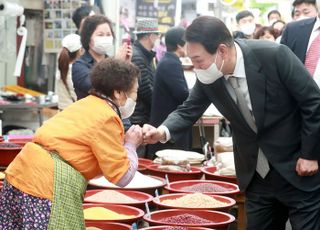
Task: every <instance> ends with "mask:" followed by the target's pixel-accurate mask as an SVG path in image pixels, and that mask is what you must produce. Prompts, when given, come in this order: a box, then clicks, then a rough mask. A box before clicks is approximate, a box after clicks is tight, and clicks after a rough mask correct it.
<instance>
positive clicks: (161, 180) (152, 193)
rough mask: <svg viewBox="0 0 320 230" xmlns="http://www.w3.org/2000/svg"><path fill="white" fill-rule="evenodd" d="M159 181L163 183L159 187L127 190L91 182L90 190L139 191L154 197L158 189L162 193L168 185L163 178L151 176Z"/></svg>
mask: <svg viewBox="0 0 320 230" xmlns="http://www.w3.org/2000/svg"><path fill="white" fill-rule="evenodd" d="M151 177H153V178H155V179H157V180H159V181H160V182H161V184H159V185H155V186H149V187H142V188H127V187H123V188H122V187H117V188H115V187H111V186H107V185H106V186H104V185H101V184H96V183H93V182H89V185H90V188H91V189H99V188H100V189H101V188H104V189H116V190H119V191H120V190H121V191H122V190H129V191H139V192H145V193H148V194H150V195H152V196H153V195H154V194H155V191H156V190H157V189H158V192H159V193H161V191H162V188H163V187H164V186H165V185H166V181H165V180H164V179H163V178H160V177H156V176H151Z"/></svg>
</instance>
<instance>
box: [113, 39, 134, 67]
mask: <svg viewBox="0 0 320 230" xmlns="http://www.w3.org/2000/svg"><path fill="white" fill-rule="evenodd" d="M115 58H118V59H122V60H125V61H129V62H131V58H132V46H131V45H128V44H127V43H123V44H122V45H121V46H120V48H119V50H118V52H117V53H116V55H115Z"/></svg>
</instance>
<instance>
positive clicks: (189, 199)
mask: <svg viewBox="0 0 320 230" xmlns="http://www.w3.org/2000/svg"><path fill="white" fill-rule="evenodd" d="M161 203H162V204H165V205H170V206H174V207H182V208H215V207H221V206H225V205H226V204H227V203H225V202H221V201H219V200H216V199H214V198H213V197H212V196H208V195H205V194H202V193H193V194H187V195H184V196H182V197H180V198H178V199H167V200H163V201H162V202H161Z"/></svg>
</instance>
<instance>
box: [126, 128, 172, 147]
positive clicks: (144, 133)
mask: <svg viewBox="0 0 320 230" xmlns="http://www.w3.org/2000/svg"><path fill="white" fill-rule="evenodd" d="M165 140H166V132H165V130H164V129H163V128H161V127H160V128H155V127H153V126H152V125H148V124H144V125H143V127H142V128H141V127H140V126H139V125H132V126H131V127H130V128H129V129H128V131H127V132H126V135H125V143H129V144H132V145H134V146H135V147H136V148H137V147H138V146H139V145H146V144H155V143H157V142H159V141H165Z"/></svg>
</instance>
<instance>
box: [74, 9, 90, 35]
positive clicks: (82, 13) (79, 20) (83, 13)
mask: <svg viewBox="0 0 320 230" xmlns="http://www.w3.org/2000/svg"><path fill="white" fill-rule="evenodd" d="M94 14H95V13H94V11H93V10H92V7H91V6H81V7H79V8H77V9H76V10H75V11H74V12H73V14H72V21H73V23H74V24H75V25H76V27H77V33H78V34H79V33H80V32H81V28H82V25H83V22H84V19H85V18H86V17H88V16H91V15H94Z"/></svg>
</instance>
